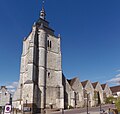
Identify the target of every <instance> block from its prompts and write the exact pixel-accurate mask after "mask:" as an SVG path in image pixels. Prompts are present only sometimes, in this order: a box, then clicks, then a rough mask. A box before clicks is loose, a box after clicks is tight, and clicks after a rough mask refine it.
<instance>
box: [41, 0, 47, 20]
mask: <svg viewBox="0 0 120 114" xmlns="http://www.w3.org/2000/svg"><path fill="white" fill-rule="evenodd" d="M44 3H45V0H42V10H41V12H40V18H41V19H43V20H45V16H46V14H45V9H44Z"/></svg>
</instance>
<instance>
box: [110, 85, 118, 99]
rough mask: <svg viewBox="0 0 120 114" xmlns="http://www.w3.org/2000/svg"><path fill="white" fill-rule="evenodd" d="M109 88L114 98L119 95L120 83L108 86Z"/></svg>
mask: <svg viewBox="0 0 120 114" xmlns="http://www.w3.org/2000/svg"><path fill="white" fill-rule="evenodd" d="M110 89H111V91H112V95H113V97H114V98H117V97H119V96H120V85H118V86H113V87H110Z"/></svg>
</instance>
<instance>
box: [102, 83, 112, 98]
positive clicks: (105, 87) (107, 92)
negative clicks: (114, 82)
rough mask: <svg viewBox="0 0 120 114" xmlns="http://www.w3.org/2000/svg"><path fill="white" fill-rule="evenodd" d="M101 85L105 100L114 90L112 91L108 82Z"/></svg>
mask: <svg viewBox="0 0 120 114" xmlns="http://www.w3.org/2000/svg"><path fill="white" fill-rule="evenodd" d="M101 87H102V89H103V98H104V100H105V99H106V98H107V97H110V96H112V91H111V89H110V87H109V86H108V84H101Z"/></svg>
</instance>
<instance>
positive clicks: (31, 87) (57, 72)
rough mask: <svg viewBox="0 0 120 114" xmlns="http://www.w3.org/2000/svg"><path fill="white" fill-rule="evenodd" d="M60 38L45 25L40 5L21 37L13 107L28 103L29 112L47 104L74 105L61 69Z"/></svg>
mask: <svg viewBox="0 0 120 114" xmlns="http://www.w3.org/2000/svg"><path fill="white" fill-rule="evenodd" d="M60 42H61V38H60V35H58V36H55V34H54V30H53V29H52V28H50V27H49V22H48V21H47V20H46V13H45V9H44V6H43V7H42V10H41V12H40V17H39V19H38V20H37V22H35V23H34V24H33V26H32V31H31V32H30V34H29V35H28V37H26V38H25V39H24V40H23V51H22V55H21V66H20V79H19V85H18V88H17V90H16V92H15V93H14V96H13V107H14V108H16V109H19V110H23V109H24V107H30V109H31V113H37V112H39V111H42V110H44V109H47V108H51V109H64V108H65V107H68V105H72V106H75V105H76V104H75V101H74V100H75V99H74V98H75V92H74V91H73V89H72V88H71V86H70V84H69V83H68V82H67V79H66V78H65V77H64V75H63V72H62V61H61V44H60ZM66 83H67V84H66ZM79 94H81V93H79ZM68 96H69V98H68ZM71 96H72V97H71ZM78 106H79V105H78ZM80 106H81V104H80Z"/></svg>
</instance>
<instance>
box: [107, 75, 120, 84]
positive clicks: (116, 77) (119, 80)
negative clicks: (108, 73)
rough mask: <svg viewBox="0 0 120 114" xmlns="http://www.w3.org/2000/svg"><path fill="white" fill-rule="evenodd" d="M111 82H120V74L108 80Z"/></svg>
mask: <svg viewBox="0 0 120 114" xmlns="http://www.w3.org/2000/svg"><path fill="white" fill-rule="evenodd" d="M107 83H110V84H117V85H118V84H120V74H118V75H116V76H115V77H114V78H112V79H110V80H108V81H107Z"/></svg>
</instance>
